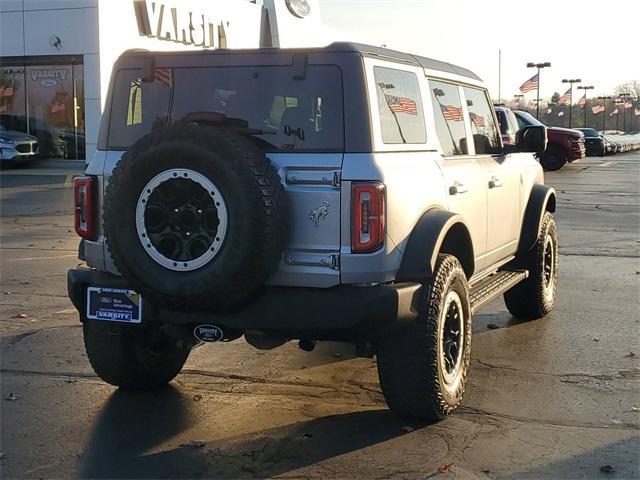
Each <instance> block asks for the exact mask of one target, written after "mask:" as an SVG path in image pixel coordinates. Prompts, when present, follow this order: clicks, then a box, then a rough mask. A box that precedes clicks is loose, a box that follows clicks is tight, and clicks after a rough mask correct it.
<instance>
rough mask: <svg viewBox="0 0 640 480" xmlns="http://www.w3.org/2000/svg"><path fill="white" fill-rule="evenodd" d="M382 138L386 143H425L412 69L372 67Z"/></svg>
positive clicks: (425, 136)
mask: <svg viewBox="0 0 640 480" xmlns="http://www.w3.org/2000/svg"><path fill="white" fill-rule="evenodd" d="M373 71H374V78H375V82H376V92H377V97H378V109H379V111H380V127H381V129H382V141H383V142H384V143H388V144H397V143H414V144H415V143H419V144H422V143H425V142H426V141H427V132H426V128H425V123H424V110H423V109H422V99H421V97H420V86H419V85H418V77H417V76H416V74H415V73H411V72H403V71H402V70H394V69H391V68H382V67H375V68H374V69H373Z"/></svg>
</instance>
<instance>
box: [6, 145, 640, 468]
mask: <svg viewBox="0 0 640 480" xmlns="http://www.w3.org/2000/svg"><path fill="white" fill-rule="evenodd" d="M77 172H78V169H77V168H76V169H74V168H69V167H68V166H67V165H66V164H65V165H61V166H56V167H55V168H54V167H49V166H47V165H44V166H42V165H41V166H37V168H34V169H29V170H10V171H3V172H2V173H1V174H0V202H1V204H0V208H1V213H2V218H1V223H0V226H1V235H0V254H1V256H0V269H1V272H2V273H1V288H0V299H1V302H0V303H1V305H0V334H1V337H0V338H1V358H2V366H1V371H0V373H1V387H2V399H0V402H1V404H0V405H1V407H2V408H1V425H2V426H1V437H0V439H1V445H0V451H1V452H2V453H0V467H1V476H2V477H3V478H52V477H54V478H62V477H64V478H229V479H231V478H264V477H279V478H290V479H293V478H338V477H339V478H376V479H378V478H379V479H387V478H411V479H414V478H415V479H425V478H443V479H444V478H490V479H494V478H495V479H502V478H532V479H533V478H554V479H555V478H562V479H565V478H624V479H630V478H639V476H640V460H639V457H640V435H639V434H640V335H639V333H640V302H639V300H640V298H639V296H640V294H639V292H640V288H639V287H640V253H639V250H640V235H639V234H640V192H639V190H640V152H632V153H626V154H621V155H617V156H615V157H607V158H586V159H584V160H582V161H580V162H578V163H575V164H571V165H567V166H565V167H564V168H563V169H562V170H560V171H558V172H553V173H548V174H547V183H549V184H551V185H553V186H554V187H556V189H557V190H558V193H559V201H558V212H557V215H556V216H557V221H558V230H559V236H560V244H561V258H560V261H561V264H560V286H559V299H558V302H559V304H558V306H557V308H556V310H555V311H554V312H552V314H551V315H549V316H547V317H546V318H544V319H541V320H538V321H532V322H525V323H521V322H516V321H515V320H514V319H513V318H511V316H510V315H509V314H508V312H507V311H506V308H505V306H504V304H503V302H502V300H499V301H495V302H494V303H493V304H491V305H490V306H489V308H487V309H485V310H484V311H483V312H481V314H479V315H477V316H476V318H475V326H474V341H473V342H474V343H473V353H472V358H473V362H472V367H471V380H470V386H469V388H468V389H467V394H466V397H465V400H464V401H463V407H462V408H461V409H459V411H458V412H457V413H456V414H455V415H453V416H452V417H450V418H448V419H447V420H445V421H443V422H440V423H437V424H433V425H429V424H423V423H414V422H407V421H403V420H399V419H397V418H395V417H393V416H392V415H391V414H390V413H389V412H388V411H387V410H386V407H385V403H384V400H383V398H382V394H381V392H380V387H379V385H378V381H377V376H376V370H375V360H370V359H357V358H354V356H353V352H352V349H351V348H349V347H347V346H344V345H340V344H334V343H323V344H320V345H319V347H318V348H317V349H316V350H315V351H314V352H313V353H304V352H302V351H300V350H299V349H298V348H297V346H296V345H295V344H294V343H290V344H287V345H286V346H284V347H281V348H279V349H277V350H273V351H270V352H258V351H256V350H254V349H252V348H251V347H249V346H247V345H246V344H245V343H244V342H243V341H242V340H239V341H236V342H233V343H231V344H225V345H216V344H212V345H206V346H204V347H200V348H198V349H196V350H195V351H194V352H193V353H192V355H191V357H190V359H189V360H188V362H187V365H186V367H185V369H184V371H183V372H182V373H181V374H180V375H179V376H178V377H177V379H176V380H175V381H174V382H172V384H171V386H170V387H169V388H167V389H164V390H160V391H154V392H147V393H128V392H123V391H118V390H117V389H115V388H114V387H111V386H109V385H106V384H104V383H102V382H101V381H100V380H99V379H98V378H97V377H96V376H95V375H94V374H93V371H92V370H91V368H90V366H89V364H88V361H87V358H86V356H85V354H84V349H83V343H82V331H81V328H80V324H79V322H78V320H77V316H76V314H75V311H74V310H73V309H72V308H71V304H70V302H69V301H68V299H67V297H66V280H65V278H66V270H67V269H68V268H71V267H73V266H75V265H76V264H77V263H78V261H77V259H76V248H77V243H78V242H77V239H76V236H75V233H74V232H73V226H72V221H73V219H72V216H71V213H72V208H71V189H70V186H71V182H70V180H71V178H72V176H73V174H74V173H77ZM607 465H608V466H610V467H611V468H612V469H613V470H610V471H609V473H607V472H606V471H607V470H608V469H607V467H606V466H607Z"/></svg>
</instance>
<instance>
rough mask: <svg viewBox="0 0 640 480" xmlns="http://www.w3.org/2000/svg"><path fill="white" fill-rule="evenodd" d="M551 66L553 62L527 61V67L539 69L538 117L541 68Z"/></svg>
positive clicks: (538, 111) (537, 110) (538, 114)
mask: <svg viewBox="0 0 640 480" xmlns="http://www.w3.org/2000/svg"><path fill="white" fill-rule="evenodd" d="M550 66H551V62H541V63H533V62H529V63H527V68H537V69H538V96H537V99H538V100H537V103H538V106H537V107H536V118H538V117H539V116H540V70H542V69H543V68H545V67H550Z"/></svg>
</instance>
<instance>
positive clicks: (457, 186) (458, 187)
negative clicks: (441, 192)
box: [449, 181, 467, 195]
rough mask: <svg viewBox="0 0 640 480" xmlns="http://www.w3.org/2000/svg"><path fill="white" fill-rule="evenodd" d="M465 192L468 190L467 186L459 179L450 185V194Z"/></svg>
mask: <svg viewBox="0 0 640 480" xmlns="http://www.w3.org/2000/svg"><path fill="white" fill-rule="evenodd" d="M465 192H467V187H465V186H464V185H463V184H462V183H460V182H458V181H456V182H453V185H451V186H450V187H449V195H458V194H460V193H465Z"/></svg>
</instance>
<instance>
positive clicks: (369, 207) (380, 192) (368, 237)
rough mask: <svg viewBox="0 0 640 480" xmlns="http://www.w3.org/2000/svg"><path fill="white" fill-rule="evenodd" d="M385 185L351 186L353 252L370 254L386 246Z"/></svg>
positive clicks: (361, 184) (356, 184) (375, 183)
mask: <svg viewBox="0 0 640 480" xmlns="http://www.w3.org/2000/svg"><path fill="white" fill-rule="evenodd" d="M384 204H385V195H384V185H382V184H381V183H379V182H354V183H352V184H351V219H352V222H351V223H352V225H353V229H352V231H351V251H352V252H353V253H370V252H374V251H376V250H378V249H379V248H380V247H382V245H383V244H384V223H385V205H384Z"/></svg>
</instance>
